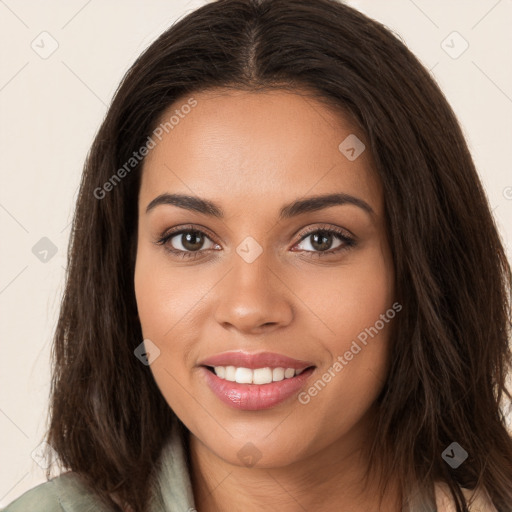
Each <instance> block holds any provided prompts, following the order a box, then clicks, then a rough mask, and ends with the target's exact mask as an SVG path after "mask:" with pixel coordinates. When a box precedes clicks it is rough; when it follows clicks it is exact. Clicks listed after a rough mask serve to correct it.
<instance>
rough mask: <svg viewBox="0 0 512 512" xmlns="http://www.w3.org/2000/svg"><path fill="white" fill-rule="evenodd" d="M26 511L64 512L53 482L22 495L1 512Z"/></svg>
mask: <svg viewBox="0 0 512 512" xmlns="http://www.w3.org/2000/svg"><path fill="white" fill-rule="evenodd" d="M26 510H32V511H34V512H38V511H41V512H43V511H48V512H63V511H64V509H63V508H62V506H61V504H60V502H59V497H58V496H57V494H56V493H55V485H53V480H50V481H49V482H45V483H43V484H40V485H38V486H37V487H34V488H32V489H29V490H28V491H27V492H25V493H24V494H22V495H21V496H20V497H19V498H17V499H15V500H14V501H13V502H11V503H10V504H9V505H7V508H3V509H2V510H1V511H0V512H22V511H26Z"/></svg>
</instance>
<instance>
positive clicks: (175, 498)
mask: <svg viewBox="0 0 512 512" xmlns="http://www.w3.org/2000/svg"><path fill="white" fill-rule="evenodd" d="M182 442H183V440H182V437H181V436H178V435H173V436H172V437H171V438H170V442H169V443H168V444H167V445H165V446H164V448H163V450H162V457H161V459H160V465H159V469H158V471H157V475H156V478H155V481H154V482H153V483H152V484H153V485H154V495H153V499H152V503H151V508H150V510H151V512H196V509H195V508H194V496H193V493H192V485H191V482H190V476H189V473H188V469H187V465H186V459H185V452H184V450H183V444H182ZM105 510H106V509H105V506H104V505H103V504H102V503H100V502H99V500H98V498H97V497H96V495H95V494H93V493H91V491H89V489H87V488H86V487H85V486H84V485H83V484H82V483H81V482H80V480H79V479H78V478H77V477H76V474H75V473H73V472H68V473H64V474H62V475H60V476H58V477H55V478H53V479H52V480H49V481H48V482H45V483H42V484H40V485H38V486H37V487H34V488H33V489H30V490H28V491H27V492H25V493H24V494H22V495H21V496H20V497H19V498H18V499H15V500H14V501H13V502H12V503H10V504H9V505H7V508H4V509H2V510H1V511H0V512H102V511H105Z"/></svg>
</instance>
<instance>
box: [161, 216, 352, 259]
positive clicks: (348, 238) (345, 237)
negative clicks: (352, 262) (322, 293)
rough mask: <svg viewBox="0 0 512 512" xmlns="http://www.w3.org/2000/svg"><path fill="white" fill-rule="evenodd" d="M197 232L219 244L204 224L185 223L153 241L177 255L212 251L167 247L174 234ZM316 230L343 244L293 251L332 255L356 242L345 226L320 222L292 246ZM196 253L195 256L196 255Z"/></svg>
mask: <svg viewBox="0 0 512 512" xmlns="http://www.w3.org/2000/svg"><path fill="white" fill-rule="evenodd" d="M192 231H195V232H198V233H200V234H203V235H205V236H206V237H207V238H208V239H209V240H210V241H211V242H213V243H214V244H216V245H221V244H219V243H218V242H217V241H216V240H215V237H214V236H212V235H211V234H210V230H209V229H208V228H206V227H205V226H202V225H199V224H185V225H182V226H177V227H175V228H172V229H169V230H166V231H164V233H163V234H162V235H161V236H160V237H159V239H157V240H156V241H155V242H154V243H155V244H157V245H163V246H164V248H165V249H166V250H167V251H168V252H170V253H172V254H174V255H177V256H178V257H199V256H200V255H202V254H203V253H204V252H206V251H212V250H215V249H199V250H198V251H183V250H180V249H174V248H170V247H167V243H168V242H169V240H171V239H172V238H174V237H175V236H178V235H180V234H183V233H187V232H192ZM317 232H329V233H334V235H335V236H337V237H339V239H341V240H342V242H343V244H342V246H341V247H336V248H335V249H329V250H327V251H307V250H301V251H294V252H305V253H308V254H313V255H316V256H322V255H332V254H338V253H341V252H342V251H343V250H345V249H350V248H351V247H353V246H354V245H356V244H357V237H355V236H354V235H353V234H352V233H351V232H350V231H348V230H347V229H345V228H341V227H339V226H333V225H329V224H320V225H313V226H309V227H307V228H305V230H303V231H302V233H301V235H300V238H299V240H298V241H297V242H295V243H294V244H293V247H295V246H296V245H298V244H300V243H301V242H303V241H304V240H305V239H306V238H308V236H310V235H311V234H313V233H317ZM196 255H197V256H196Z"/></svg>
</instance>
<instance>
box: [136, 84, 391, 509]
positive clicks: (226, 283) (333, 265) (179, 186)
mask: <svg viewBox="0 0 512 512" xmlns="http://www.w3.org/2000/svg"><path fill="white" fill-rule="evenodd" d="M193 97H194V98H195V99H196V100H197V106H196V107H195V108H194V109H193V110H192V111H191V112H190V113H189V114H188V115H187V116H184V117H183V119H180V122H179V124H177V125H176V126H174V128H173V130H172V131H169V133H168V134H164V136H163V137H162V140H161V141H160V142H159V143H158V144H157V145H156V147H155V148H154V149H152V150H151V151H150V153H149V154H148V156H147V157H146V160H145V163H144V169H143V174H142V181H141V187H140V194H139V223H138V246H137V259H136V269H135V276H134V282H135V292H136V299H137V305H138V311H139V317H140V321H141V325H142V330H143V334H144V338H145V339H150V340H151V341H152V342H153V343H154V344H155V345H157V346H158V348H159V350H160V355H159V356H158V357H157V358H156V359H155V360H154V362H152V364H151V366H150V368H151V371H152V373H153V375H154V378H155V381H156V382H157V384H158V386H159V388H160V390H161V392H162V394H163V396H164V397H165V399H166V401H167V403H168V404H169V406H170V407H171V408H172V409H173V410H174V412H175V413H176V414H177V415H178V417H179V418H180V419H181V420H182V421H183V423H184V424H185V425H186V426H187V427H188V429H189V430H190V432H191V435H190V451H191V457H192V474H191V478H192V484H193V490H194V498H195V502H196V508H197V509H198V510H200V511H201V512H214V511H230V512H232V511H239V510H240V511H242V510H243V511H259V510H273V509H278V510H281V511H283V512H292V511H293V512H295V511H301V510H325V511H331V510H332V511H339V510H357V511H361V512H362V511H375V510H381V511H389V512H391V511H398V510H400V505H401V502H400V495H399V491H398V484H397V483H396V482H394V481H393V480H392V482H391V486H390V488H389V492H386V495H385V497H384V501H383V502H382V504H381V506H380V508H379V503H378V495H377V490H376V482H375V480H374V479H373V478H372V479H370V482H369V483H368V487H367V488H366V489H365V488H364V487H363V481H362V475H363V471H364V470H365V469H366V460H365V457H364V455H363V451H362V448H363V447H364V446H367V443H368V442H369V440H370V439H371V436H372V432H371V430H370V428H369V420H370V418H371V417H372V415H373V414H375V413H376V411H375V407H374V402H375V399H376V398H377V396H378V394H379V392H380V391H381V389H382V386H383V384H384V382H385V379H386V375H387V371H388V364H389V361H388V352H389V343H390V336H389V332H390V329H389V327H390V325H391V323H387V324H386V325H385V327H384V328H383V329H381V330H380V331H379V333H378V334H377V335H375V336H374V337H373V338H369V342H368V344H367V345H366V346H364V348H363V349H362V350H361V351H360V352H359V353H358V354H357V355H355V356H354V357H353V359H352V360H351V361H349V362H348V364H347V365H346V366H344V367H343V369H342V371H339V372H337V373H336V377H334V378H332V380H331V381H330V382H329V383H328V384H327V385H326V386H325V387H324V388H323V389H322V390H321V392H319V393H318V394H317V395H316V396H315V397H313V398H311V401H310V402H309V403H307V404H305V405H303V404H301V403H299V402H298V401H297V397H295V396H294V397H291V398H290V399H288V400H287V401H286V402H284V403H281V404H279V405H277V406H275V407H272V408H270V409H267V410H262V411H243V410H237V409H234V408H231V407H229V406H228V405H225V404H224V403H222V402H221V401H220V400H219V399H218V398H217V397H216V396H215V395H214V394H213V393H212V391H211V390H210V389H209V388H208V386H207V385H206V384H205V381H204V379H203V373H202V372H203V371H204V370H203V369H201V368H200V367H199V366H198V365H199V363H200V362H201V361H202V360H204V359H205V358H207V357H209V356H212V355H214V354H218V353H221V352H225V351H231V350H240V349H243V350H246V351H248V352H253V353H255V352H263V351H270V352H277V353H280V354H284V355H287V356H289V357H293V358H296V359H300V360H305V361H311V362H313V364H314V365H315V366H316V368H315V371H314V373H313V375H312V376H311V377H310V378H309V380H308V384H307V385H306V386H305V388H306V389H307V388H308V387H309V386H311V385H312V384H313V383H314V382H315V381H316V380H317V379H318V378H319V377H321V376H322V374H324V373H325V372H327V371H328V369H329V368H330V367H332V365H333V363H334V362H335V361H336V358H337V357H338V356H340V355H343V354H344V353H345V352H346V351H347V350H349V348H350V346H351V343H352V342H353V341H354V340H356V338H357V336H358V334H360V333H361V332H362V331H364V329H365V328H368V327H370V326H374V325H375V322H376V321H377V320H378V319H379V318H380V315H381V314H384V313H385V312H386V310H388V309H389V308H391V306H392V304H393V302H394V300H393V296H394V270H393V269H394V267H393V260H392V256H391V251H390V247H389V243H388V239H387V234H386V229H385V223H384V198H383V193H382V188H381V185H380V183H379V181H378V180H377V178H376V176H375V174H374V173H373V171H372V160H371V155H370V151H368V150H365V151H364V152H363V153H362V154H361V155H360V156H359V157H358V158H357V159H356V160H354V161H349V160H348V159H347V158H346V157H345V156H344V155H343V154H342V153H341V152H340V150H339V149H338V146H339V144H340V143H341V142H342V141H343V140H344V139H345V138H346V137H347V136H348V135H350V134H356V135H357V137H358V138H359V139H360V140H362V141H365V139H364V136H363V134H361V133H359V132H358V131H357V130H356V129H355V127H354V126H353V125H351V123H350V122H349V120H348V119H346V118H345V117H344V116H343V115H342V114H341V113H339V112H334V111H333V110H332V109H329V108H328V107H327V106H326V105H324V104H322V103H320V102H318V101H317V100H315V99H314V98H313V97H311V96H305V95H299V94H296V93H293V92H287V91H272V92H268V91H266V92H259V93H254V92H241V91H236V92H235V91H226V90H215V91H208V92H203V93H200V94H195V95H194V96H193ZM187 99H188V98H185V99H184V100H180V101H178V102H176V103H175V104H174V105H172V106H171V107H169V109H168V111H167V112H166V113H165V115H163V116H162V119H168V118H169V117H170V115H172V113H173V112H174V111H175V110H176V108H179V107H180V105H183V104H185V103H186V101H187ZM365 144H366V142H365ZM366 146H367V147H368V144H366ZM333 192H341V193H346V194H350V195H352V196H355V197H357V198H359V199H362V200H364V201H365V202H366V203H367V204H369V205H370V206H371V208H372V209H373V212H374V213H373V214H368V213H367V212H365V211H364V210H363V209H361V208H359V207H358V206H355V205H352V204H343V205H335V206H330V207H327V208H324V209H321V210H318V211H313V212H306V213H302V214H301V215H299V216H297V217H292V218H289V219H285V220H281V221H279V220H278V218H277V217H278V212H279V210H280V208H281V207H282V206H284V205H285V204H288V203H290V202H292V201H294V200H297V199H304V198H305V197H310V196H316V195H322V194H327V193H333ZM162 193H181V194H188V195H193V196H199V197H201V198H206V199H209V200H211V201H214V202H215V203H218V204H219V206H220V207H221V208H222V209H223V210H224V212H225V217H224V218H223V219H217V218H214V217H211V216H208V215H205V214H203V213H199V212H194V211H189V210H186V209H183V208H179V207H177V206H175V205H159V206H156V207H155V208H153V209H151V210H150V211H149V212H147V213H146V208H147V206H148V205H149V203H150V202H151V201H152V200H153V199H154V198H155V197H157V196H158V195H160V194H162ZM188 224H193V227H194V228H196V229H201V230H203V231H205V233H206V237H205V238H204V242H203V244H202V245H201V244H200V241H199V242H197V246H198V247H199V249H200V250H202V253H200V254H199V256H198V257H197V258H195V259H194V258H189V259H180V258H179V257H177V256H173V255H171V254H170V253H169V252H167V251H166V250H165V248H164V246H162V245H158V244H156V243H155V242H156V241H157V240H159V238H161V236H162V234H164V233H165V232H166V231H168V230H169V229H171V228H174V227H178V226H184V225H188ZM308 227H318V228H319V229H320V228H323V229H326V228H336V227H338V228H341V229H343V230H345V231H346V232H348V234H349V235H351V236H352V237H353V238H354V239H355V240H356V242H357V243H356V245H355V246H353V247H349V248H347V249H346V250H344V251H340V252H338V253H337V254H330V255H325V256H322V257H318V253H320V252H321V251H322V249H321V248H320V249H318V245H317V246H315V245H314V239H313V236H312V235H311V234H309V236H306V237H305V238H304V236H303V233H304V232H305V229H306V228H308ZM248 236H251V237H252V238H254V239H255V240H256V241H257V242H258V244H259V245H260V246H261V248H262V250H263V252H262V253H261V255H260V256H259V257H258V258H257V259H256V260H255V261H253V262H252V263H248V262H247V261H245V260H244V259H243V258H242V257H240V256H239V254H238V253H237V252H236V249H237V247H238V246H239V245H240V244H241V242H242V241H243V240H244V239H245V238H246V237H248ZM194 243H196V242H194ZM171 244H172V246H173V247H174V248H175V249H176V250H179V249H181V250H186V249H187V248H189V252H192V251H193V247H192V249H190V245H188V246H187V245H186V240H185V241H184V237H183V235H177V236H175V237H174V238H172V239H171V240H170V241H168V242H167V245H168V246H170V245H171ZM343 245H344V242H342V241H340V240H339V239H338V238H336V236H334V237H333V238H332V242H331V245H330V246H328V247H327V248H326V249H324V251H325V250H331V249H335V248H338V247H340V246H343ZM208 249H210V250H208ZM215 249H217V250H215ZM196 252H197V251H196ZM248 441H250V442H251V443H252V444H253V445H254V446H255V447H256V448H257V450H258V452H259V454H260V458H259V460H258V461H257V463H256V464H255V465H254V466H252V467H248V466H246V465H245V464H244V463H243V461H242V460H241V459H240V458H239V457H238V452H239V451H240V450H241V449H242V448H243V447H244V446H245V445H246V443H247V442H248ZM246 449H247V448H246ZM251 450H254V448H251ZM254 453H256V452H254Z"/></svg>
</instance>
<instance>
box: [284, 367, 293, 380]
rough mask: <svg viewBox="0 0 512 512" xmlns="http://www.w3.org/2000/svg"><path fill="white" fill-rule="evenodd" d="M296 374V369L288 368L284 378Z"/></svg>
mask: <svg viewBox="0 0 512 512" xmlns="http://www.w3.org/2000/svg"><path fill="white" fill-rule="evenodd" d="M294 375H295V370H294V369H293V368H286V370H285V371H284V378H285V379H289V378H290V377H293V376H294Z"/></svg>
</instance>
